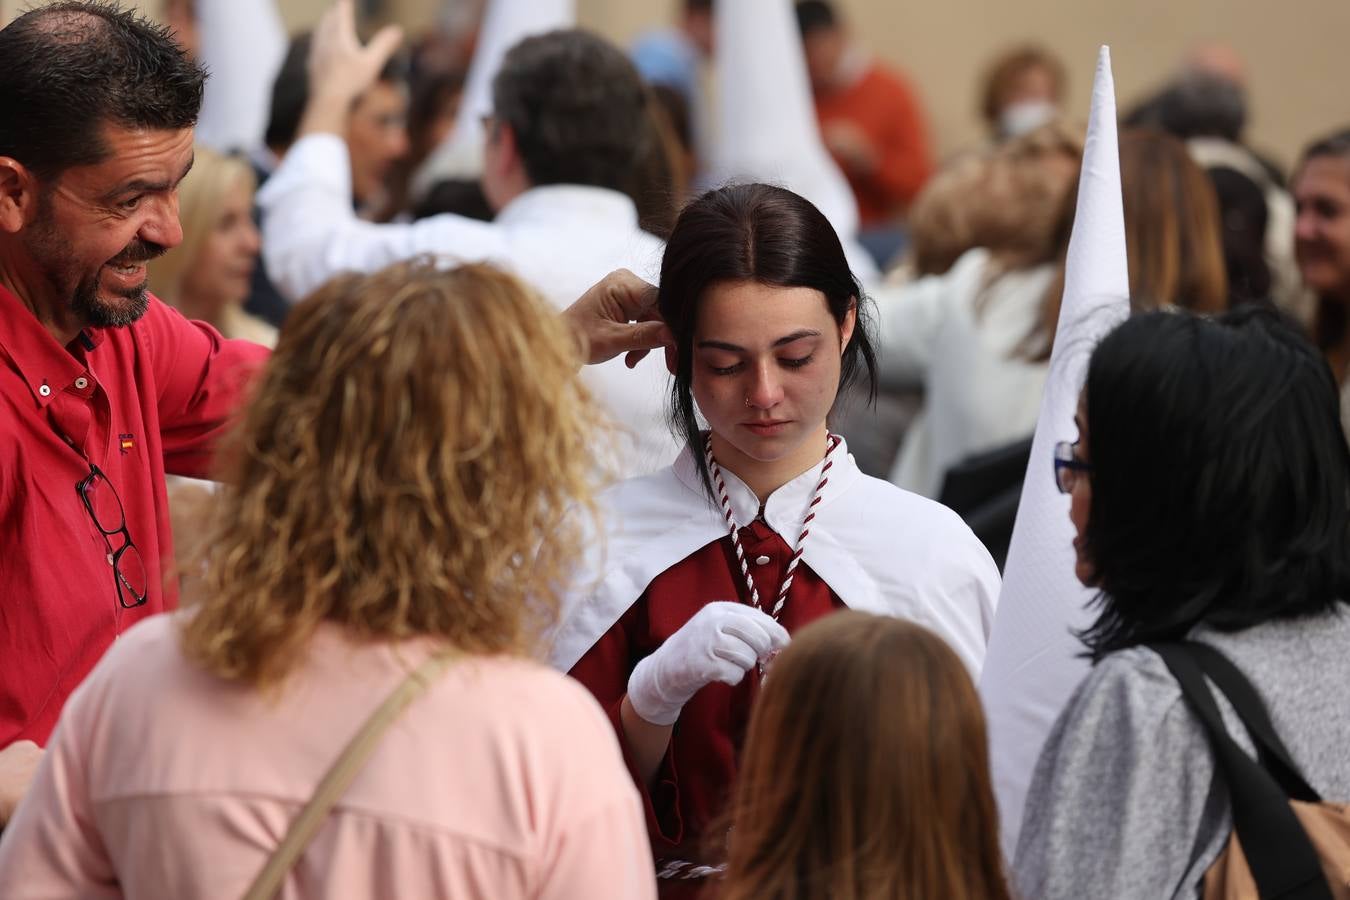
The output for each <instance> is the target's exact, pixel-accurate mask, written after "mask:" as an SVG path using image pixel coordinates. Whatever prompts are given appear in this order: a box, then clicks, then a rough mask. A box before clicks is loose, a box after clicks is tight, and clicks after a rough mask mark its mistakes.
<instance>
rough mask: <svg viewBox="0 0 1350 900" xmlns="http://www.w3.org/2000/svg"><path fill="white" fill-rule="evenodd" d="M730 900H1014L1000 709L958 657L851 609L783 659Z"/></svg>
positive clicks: (738, 840) (754, 770)
mask: <svg viewBox="0 0 1350 900" xmlns="http://www.w3.org/2000/svg"><path fill="white" fill-rule="evenodd" d="M728 841H729V845H728V864H727V870H726V874H725V881H724V884H723V885H722V887H721V890H720V891H719V893H718V894H717V897H718V900H815V898H823V897H828V898H830V900H891V898H894V900H901V898H904V900H914V898H939V897H940V898H943V900H1006V898H1008V896H1009V894H1008V888H1007V884H1006V882H1005V879H1004V874H1003V868H1002V856H1001V854H1000V850H999V843H998V815H997V812H996V810H995V806H994V795H993V788H992V787H991V785H990V781H989V759H988V743H987V740H986V737H985V727H984V714H983V712H982V711H981V708H980V701H979V697H978V695H977V694H976V693H975V687H974V685H973V684H972V683H971V681H970V677H969V675H967V674H966V670H965V667H964V666H962V665H961V661H960V660H959V659H958V658H957V656H956V654H955V653H953V652H952V650H951V649H950V648H949V647H948V646H947V645H946V644H945V643H944V642H943V641H942V640H941V639H940V638H938V637H937V636H936V635H934V634H933V633H932V632H930V631H928V630H927V629H925V628H923V627H922V626H919V625H916V624H914V623H912V622H907V621H905V620H903V619H893V618H883V617H880V616H873V615H869V614H867V613H860V612H853V611H845V612H839V613H835V614H833V615H831V616H829V617H827V618H825V619H822V620H820V621H818V622H816V623H814V624H812V625H810V626H808V627H806V628H804V629H802V630H801V631H800V632H798V634H797V635H796V636H795V637H794V638H793V640H792V643H791V644H790V645H789V646H788V648H787V650H785V651H784V652H783V653H782V655H780V656H779V657H778V658H777V659H776V660H775V661H774V663H773V666H772V669H771V673H770V676H769V678H768V679H767V681H766V684H765V687H764V691H763V693H762V694H761V696H760V699H759V703H758V704H757V705H756V707H755V710H754V713H753V715H752V717H751V720H750V731H749V737H748V738H747V741H746V747H745V752H744V757H743V760H742V768H741V774H740V779H739V781H738V783H737V790H736V798H735V801H734V804H733V807H732V823H731V832H730V835H729V838H728Z"/></svg>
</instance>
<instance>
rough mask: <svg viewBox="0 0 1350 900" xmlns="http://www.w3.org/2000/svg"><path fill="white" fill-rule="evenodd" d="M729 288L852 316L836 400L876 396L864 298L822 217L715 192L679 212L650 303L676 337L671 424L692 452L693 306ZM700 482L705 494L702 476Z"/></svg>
mask: <svg viewBox="0 0 1350 900" xmlns="http://www.w3.org/2000/svg"><path fill="white" fill-rule="evenodd" d="M736 281H752V282H757V283H759V284H768V285H774V286H776V287H806V288H812V289H814V290H817V291H820V292H821V293H822V294H824V295H825V302H826V304H827V305H828V306H829V309H830V315H832V316H833V317H834V320H835V321H836V322H839V323H842V322H843V321H844V318H845V317H846V316H847V315H848V311H849V310H850V309H855V308H856V310H857V325H856V326H855V327H854V330H853V337H852V338H851V339H850V340H849V342H848V346H847V347H845V348H844V355H843V358H842V360H841V362H840V372H839V392H840V393H843V392H844V389H845V388H847V387H851V386H852V385H853V384H854V383H856V382H857V381H860V380H862V379H863V378H864V377H865V378H866V383H867V385H868V387H869V397H875V396H876V367H877V366H876V354H875V353H874V351H873V350H872V343H871V340H870V336H869V334H868V332H869V331H870V330H871V318H870V315H869V310H868V308H867V303H866V300H867V297H866V295H865V294H864V293H863V290H862V285H861V284H859V282H858V279H857V278H855V277H854V275H853V272H852V271H851V270H850V269H849V267H848V259H847V258H846V257H845V256H844V246H843V244H842V243H840V241H839V235H838V234H836V233H835V230H834V226H832V225H831V224H830V221H829V219H827V218H825V215H824V213H822V212H821V211H820V210H819V209H817V208H816V207H815V206H814V205H812V203H811V201H809V200H807V199H805V198H804V197H801V196H799V195H797V194H794V193H793V192H792V191H789V190H787V189H786V188H781V187H774V186H773V185H768V184H735V185H729V186H727V187H722V188H718V189H716V190H712V191H708V192H707V193H706V194H704V195H703V196H701V197H699V198H698V199H697V200H694V201H693V202H692V203H690V204H689V205H688V206H686V207H685V208H684V211H683V212H681V213H680V217H679V219H678V220H677V221H676V223H675V230H674V231H673V232H672V233H671V235H670V239H669V240H668V241H667V242H666V252H665V256H664V257H662V260H661V287H660V299H659V301H658V305H659V307H660V310H661V318H662V319H664V320H665V322H666V324H667V325H669V326H670V329H671V331H672V332H673V333H674V336H675V344H676V358H677V365H676V370H675V378H674V380H673V383H672V386H671V425H672V427H673V429H674V430H675V431H676V432H677V433H678V434H679V435H680V436H681V437H682V438H683V439H684V440H685V441H686V443H688V445H689V446H690V447H698V446H701V445H700V433H699V425H698V418H697V416H696V415H695V410H694V397H693V391H692V386H693V377H694V376H693V359H694V326H695V323H696V322H697V321H698V304H699V302H700V301H701V300H702V299H703V295H704V293H705V292H706V291H707V290H708V288H710V287H712V286H713V285H715V284H720V283H724V282H736ZM864 370H866V373H865V376H864ZM699 459H700V460H701V459H702V457H699ZM700 469H702V466H701V465H700ZM703 480H704V485H705V486H706V487H707V488H708V494H709V496H712V482H711V481H710V480H709V475H708V473H707V471H706V470H704V471H703Z"/></svg>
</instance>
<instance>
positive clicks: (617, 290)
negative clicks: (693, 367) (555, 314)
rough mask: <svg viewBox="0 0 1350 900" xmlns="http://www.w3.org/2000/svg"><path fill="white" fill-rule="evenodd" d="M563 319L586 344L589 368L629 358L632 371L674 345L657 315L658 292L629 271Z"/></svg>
mask: <svg viewBox="0 0 1350 900" xmlns="http://www.w3.org/2000/svg"><path fill="white" fill-rule="evenodd" d="M563 319H565V320H566V321H567V323H568V324H569V325H570V326H571V327H572V331H573V332H574V333H575V334H576V335H577V338H578V340H580V341H581V342H582V360H583V362H585V363H586V364H587V365H594V364H596V363H602V362H606V361H608V360H611V359H613V358H614V357H616V356H618V355H619V354H620V353H623V354H625V356H624V363H625V364H626V365H627V366H628V368H630V369H631V368H633V367H634V366H636V365H637V364H638V363H639V362H640V361H641V360H642V358H643V357H644V356H646V355H647V353H648V352H650V351H652V350H655V349H657V348H659V347H666V346H670V345H671V344H672V343H673V338H672V337H671V333H670V329H669V328H668V327H666V325H665V323H664V322H662V321H661V320H660V318H659V317H658V314H657V311H656V288H655V287H653V286H652V285H650V284H648V283H647V282H645V281H643V280H642V279H641V278H639V277H637V276H636V275H634V274H633V273H632V272H630V271H628V270H627V269H617V270H615V271H613V272H610V273H609V274H608V275H606V276H605V277H604V278H602V279H600V281H598V282H597V283H596V284H595V285H593V286H592V287H591V288H590V289H589V290H587V291H586V293H584V294H582V295H581V298H580V299H579V300H577V302H576V303H573V304H572V305H571V306H569V307H568V308H567V309H566V310H564V311H563Z"/></svg>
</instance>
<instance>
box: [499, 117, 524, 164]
mask: <svg viewBox="0 0 1350 900" xmlns="http://www.w3.org/2000/svg"><path fill="white" fill-rule="evenodd" d="M493 125H494V127H495V128H496V129H497V148H498V150H497V161H498V163H499V164H500V166H501V168H502V169H503V170H504V171H503V173H505V172H506V171H509V170H510V169H512V168H513V167H514V166H516V165H518V164H519V163H520V146H519V145H518V144H517V143H516V130H515V129H514V128H512V127H511V126H510V124H509V123H507V122H502V121H496V122H494V123H493Z"/></svg>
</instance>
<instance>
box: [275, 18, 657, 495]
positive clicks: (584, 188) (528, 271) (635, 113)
mask: <svg viewBox="0 0 1350 900" xmlns="http://www.w3.org/2000/svg"><path fill="white" fill-rule="evenodd" d="M397 42H398V34H397V32H396V31H388V30H386V31H384V32H381V33H380V34H379V35H377V36H376V37H375V38H374V39H372V41H371V42H370V44H369V45H367V46H365V47H362V46H361V45H360V43H359V41H358V40H357V38H356V36H355V27H354V24H353V21H352V11H351V5H350V3H349V2H345V0H344V2H343V3H339V4H338V5H336V6H335V7H334V9H333V11H332V12H330V13H329V14H328V16H326V17H325V19H324V21H323V22H322V23H321V24H320V25H319V27H318V29H317V30H316V32H315V36H314V47H313V53H312V56H311V59H310V83H311V85H312V87H313V90H312V92H311V94H310V97H309V102H308V104H307V106H306V110H305V114H304V118H303V119H302V121H301V126H300V137H299V139H298V140H297V141H296V143H295V145H294V146H293V147H292V148H291V149H290V151H289V152H288V153H287V155H286V158H285V160H284V161H283V162H282V164H281V166H280V167H279V168H278V169H277V171H276V173H275V174H274V175H273V176H272V178H271V179H269V181H268V183H267V184H266V185H265V186H264V188H263V190H262V191H261V192H260V194H259V198H258V199H259V204H260V205H261V207H262V210H263V257H264V260H265V261H266V263H267V267H268V271H269V272H270V273H271V274H272V277H273V278H274V280H275V281H276V283H277V284H278V286H279V287H280V288H281V290H282V292H283V293H285V294H287V295H288V296H290V297H292V298H298V297H300V296H303V295H304V294H305V293H307V292H308V291H310V290H312V289H313V288H315V287H317V286H318V285H319V284H321V283H323V282H324V281H326V280H327V279H328V278H330V277H332V276H333V275H335V274H337V273H339V272H343V271H353V270H354V271H361V272H368V271H372V270H375V269H378V268H380V267H382V266H385V265H387V264H389V263H391V262H393V261H396V260H399V259H404V258H407V257H411V256H415V255H417V254H420V253H432V254H436V255H438V256H441V257H443V258H444V259H445V260H446V262H447V264H451V263H458V262H473V261H486V262H492V263H495V264H497V265H500V266H503V267H504V268H506V269H508V270H510V271H512V272H513V273H515V274H516V275H518V276H521V277H522V278H524V280H525V281H527V282H528V283H530V284H531V285H532V286H533V287H534V288H535V289H537V290H539V291H540V292H541V293H542V294H544V295H545V297H546V298H547V299H549V300H550V301H551V302H553V303H554V304H556V305H557V306H558V307H559V308H562V307H564V306H565V305H566V304H567V303H569V302H571V299H573V298H575V297H576V296H577V295H579V294H580V293H581V292H582V291H584V290H585V289H586V287H588V286H589V285H591V284H593V283H594V282H595V281H597V280H598V279H599V278H600V277H602V276H603V275H604V274H605V273H607V272H609V271H611V270H613V269H616V268H628V269H631V270H633V271H634V272H637V273H638V274H640V275H647V276H651V275H652V274H653V273H654V271H655V269H656V267H657V266H659V264H660V257H661V249H662V243H661V241H660V240H659V239H658V238H657V237H655V236H654V235H651V234H648V233H646V232H644V231H643V230H642V229H641V228H640V227H639V224H638V211H637V206H636V205H635V203H634V201H633V199H632V196H631V195H633V194H638V193H639V192H640V190H641V186H640V185H639V183H638V182H639V181H640V179H641V177H642V175H643V174H644V173H645V172H646V171H647V169H648V166H649V165H650V161H651V158H652V148H651V146H650V145H649V143H648V142H649V141H652V140H654V139H655V134H654V132H653V130H652V129H650V128H649V127H647V123H648V121H649V119H648V116H649V110H648V109H647V102H648V100H647V92H646V89H645V87H644V86H643V84H642V81H641V79H640V78H639V76H638V74H637V72H636V70H634V68H633V66H632V64H631V63H630V62H629V61H628V60H627V59H626V58H625V56H624V54H623V53H622V51H620V50H618V49H617V48H615V47H613V46H611V45H610V44H608V43H606V42H605V41H604V40H602V39H601V38H598V37H596V36H594V35H591V34H588V33H586V32H582V31H576V30H563V31H553V32H549V33H547V34H543V35H538V36H535V37H530V38H526V39H525V40H523V41H521V42H520V43H518V44H517V45H516V46H514V47H513V48H512V49H511V50H510V51H509V52H508V53H507V55H506V57H505V58H504V60H503V62H502V67H501V69H500V71H499V72H498V73H497V75H496V77H495V79H494V81H493V91H492V94H493V96H492V100H493V113H492V115H491V116H490V117H489V118H488V121H487V123H486V124H487V128H486V129H485V130H486V133H487V137H486V145H485V150H484V170H483V176H482V182H483V190H484V193H485V194H486V196H487V198H488V201H489V202H490V203H491V205H492V206H493V208H494V209H495V210H496V212H497V217H496V220H495V221H493V222H480V221H476V220H471V219H467V218H463V217H460V216H455V215H449V214H446V215H439V216H433V217H430V218H427V219H423V220H420V221H418V222H415V223H411V224H384V225H376V224H371V223H368V222H362V221H360V220H359V219H358V218H357V217H356V215H355V214H354V213H353V212H352V209H351V205H350V201H349V197H350V193H351V189H350V185H349V178H350V175H349V167H348V161H347V148H346V145H345V144H344V143H343V141H342V139H341V137H339V135H340V134H341V133H342V130H343V122H344V120H345V116H346V112H347V110H348V109H349V107H350V104H351V101H352V98H354V97H356V96H358V95H359V94H360V93H361V92H362V91H363V90H364V89H365V87H366V86H367V85H368V84H369V83H370V81H371V80H372V79H374V78H375V77H376V74H377V73H378V72H379V70H380V67H381V66H382V65H383V63H384V60H385V59H387V58H388V56H389V55H390V54H391V53H392V52H393V50H394V47H395V46H396V44H397ZM583 378H584V380H585V381H586V383H587V385H588V386H589V387H590V389H591V390H592V392H593V393H594V394H595V395H596V397H597V398H598V399H599V400H600V402H601V403H602V405H603V406H604V407H605V408H606V409H607V411H608V413H609V414H610V419H611V420H612V422H614V423H615V424H616V431H615V434H614V437H613V438H611V439H607V440H606V441H605V446H604V447H602V448H601V450H600V451H598V456H599V457H600V461H601V462H602V463H604V464H607V465H608V466H609V467H610V468H613V469H615V470H617V474H619V475H622V476H630V475H636V474H642V473H646V472H651V471H654V470H655V469H657V468H659V467H661V466H663V465H666V464H668V463H669V462H670V461H671V460H672V459H673V458H674V457H675V455H676V453H677V452H678V447H677V445H676V443H675V441H674V439H673V438H672V437H671V435H670V432H669V430H668V429H667V427H666V425H665V415H664V398H665V390H666V384H667V375H666V372H665V370H664V368H663V367H662V365H661V362H660V360H657V359H654V358H652V359H648V360H645V361H644V362H642V363H641V364H640V365H638V366H637V367H636V370H635V371H632V372H630V371H627V370H626V369H625V368H624V367H623V364H622V363H619V362H618V361H614V362H611V363H609V364H607V365H603V366H592V367H589V368H588V369H587V370H586V372H585V375H584V376H583Z"/></svg>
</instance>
